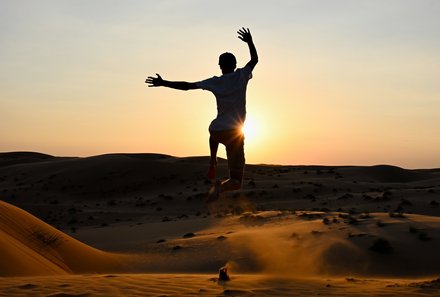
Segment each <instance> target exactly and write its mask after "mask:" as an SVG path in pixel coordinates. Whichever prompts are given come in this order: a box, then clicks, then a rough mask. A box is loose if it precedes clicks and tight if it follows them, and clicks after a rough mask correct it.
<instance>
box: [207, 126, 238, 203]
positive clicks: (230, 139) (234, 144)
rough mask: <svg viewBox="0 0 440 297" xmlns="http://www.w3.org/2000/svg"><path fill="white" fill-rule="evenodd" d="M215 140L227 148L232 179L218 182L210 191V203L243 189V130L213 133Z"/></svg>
mask: <svg viewBox="0 0 440 297" xmlns="http://www.w3.org/2000/svg"><path fill="white" fill-rule="evenodd" d="M212 136H215V137H214V138H215V140H217V141H218V142H220V143H222V144H224V145H225V146H226V154H227V157H228V167H229V175H230V178H229V179H227V180H225V181H223V182H220V181H217V182H216V183H215V184H214V186H213V187H212V188H211V189H210V191H209V197H208V202H213V201H216V200H217V199H218V198H219V195H220V193H223V192H228V191H234V190H238V189H240V188H241V184H242V180H243V171H244V164H245V158H244V135H243V133H242V132H241V130H231V131H221V132H213V134H212Z"/></svg>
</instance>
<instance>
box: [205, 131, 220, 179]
mask: <svg viewBox="0 0 440 297" xmlns="http://www.w3.org/2000/svg"><path fill="white" fill-rule="evenodd" d="M218 145H219V143H218V141H217V140H216V139H215V138H214V137H213V136H212V135H210V136H209V150H210V153H211V160H210V162H209V169H208V174H207V176H208V179H210V180H213V179H215V176H216V169H217V150H218Z"/></svg>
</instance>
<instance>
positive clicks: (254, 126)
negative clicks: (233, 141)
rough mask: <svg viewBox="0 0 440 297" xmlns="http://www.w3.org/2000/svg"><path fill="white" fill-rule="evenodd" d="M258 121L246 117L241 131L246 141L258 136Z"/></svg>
mask: <svg viewBox="0 0 440 297" xmlns="http://www.w3.org/2000/svg"><path fill="white" fill-rule="evenodd" d="M259 130H260V129H259V127H258V122H257V121H255V120H254V119H253V118H252V117H248V118H247V119H246V121H245V122H244V125H243V127H242V128H241V131H242V132H243V133H244V137H245V138H246V141H251V142H253V141H255V140H256V139H257V138H258V134H259Z"/></svg>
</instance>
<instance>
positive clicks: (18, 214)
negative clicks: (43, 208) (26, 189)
mask: <svg viewBox="0 0 440 297" xmlns="http://www.w3.org/2000/svg"><path fill="white" fill-rule="evenodd" d="M0 214H1V215H0V240H1V245H0V257H1V261H0V276H22V275H47V274H67V273H84V272H90V273H98V272H107V271H112V270H115V268H117V267H120V266H121V263H122V261H121V260H122V257H120V256H118V255H112V254H110V253H105V252H102V251H99V250H96V249H94V248H91V247H89V246H87V245H85V244H83V243H81V242H79V241H78V240H76V239H74V238H72V237H70V236H67V235H66V234H64V233H63V232H60V231H59V230H57V229H55V228H53V227H51V226H50V225H48V224H46V223H44V222H42V221H41V220H39V219H37V218H35V217H34V216H32V215H31V214H29V213H27V212H25V211H23V210H21V209H19V208H17V207H15V206H13V205H10V204H8V203H6V202H3V201H0Z"/></svg>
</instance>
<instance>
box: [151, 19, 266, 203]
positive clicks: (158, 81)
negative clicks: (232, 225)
mask: <svg viewBox="0 0 440 297" xmlns="http://www.w3.org/2000/svg"><path fill="white" fill-rule="evenodd" d="M237 33H238V38H240V39H241V40H242V41H244V42H246V43H247V44H248V46H249V51H250V55H251V59H250V61H249V62H248V63H247V64H246V66H245V67H243V68H238V69H235V68H236V67H237V61H236V59H235V56H234V55H233V54H231V53H223V54H221V55H220V57H219V66H220V69H221V71H222V74H223V75H222V76H214V77H212V78H208V79H206V80H202V81H199V82H195V83H191V82H186V81H167V80H164V79H162V77H161V76H160V75H159V74H156V75H157V77H151V76H149V77H148V78H147V79H146V80H145V82H146V83H147V84H149V87H160V86H162V87H168V88H173V89H178V90H185V91H186V90H195V89H204V90H208V91H211V92H212V93H214V95H215V98H216V100H217V117H216V118H215V119H214V120H213V121H212V122H211V125H210V126H209V134H210V137H209V146H210V150H211V161H210V166H209V170H208V177H209V178H211V179H214V178H215V170H216V165H217V148H218V144H219V143H222V144H224V145H225V147H226V154H227V158H228V167H229V174H230V178H229V179H227V180H225V181H223V182H220V181H217V182H216V183H215V184H214V186H213V187H212V188H211V190H210V192H209V197H208V202H212V201H215V200H217V199H218V197H219V194H220V193H222V192H226V191H233V190H238V189H240V188H241V184H242V180H243V171H244V165H245V158H244V135H243V132H242V127H243V124H244V121H245V118H246V87H247V83H248V81H249V79H251V78H252V70H253V69H254V67H255V65H257V63H258V55H257V50H256V48H255V45H254V42H253V40H252V35H251V32H250V31H249V29H245V28H242V29H240V30H238V32H237Z"/></svg>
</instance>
